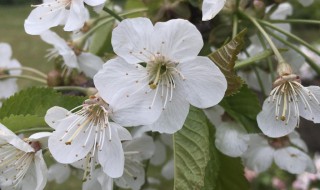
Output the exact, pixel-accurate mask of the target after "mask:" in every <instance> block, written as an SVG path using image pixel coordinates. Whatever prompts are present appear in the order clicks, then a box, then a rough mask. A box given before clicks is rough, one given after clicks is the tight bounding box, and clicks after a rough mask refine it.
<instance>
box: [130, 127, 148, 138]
mask: <svg viewBox="0 0 320 190" xmlns="http://www.w3.org/2000/svg"><path fill="white" fill-rule="evenodd" d="M151 130H152V129H151V128H150V126H138V127H135V128H134V129H132V131H131V134H132V136H133V138H138V137H141V136H143V135H145V133H146V132H149V131H151Z"/></svg>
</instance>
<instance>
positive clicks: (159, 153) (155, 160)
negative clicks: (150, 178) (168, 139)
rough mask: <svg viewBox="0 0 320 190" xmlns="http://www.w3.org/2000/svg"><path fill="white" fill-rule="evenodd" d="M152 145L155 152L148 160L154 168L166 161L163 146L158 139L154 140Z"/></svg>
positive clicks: (165, 152)
mask: <svg viewBox="0 0 320 190" xmlns="http://www.w3.org/2000/svg"><path fill="white" fill-rule="evenodd" d="M154 144H155V152H154V155H153V156H152V158H151V159H150V163H151V164H152V165H154V166H159V165H161V164H163V163H164V162H165V161H166V158H167V151H166V147H165V145H164V144H163V143H162V142H161V141H160V140H159V139H156V140H155V141H154Z"/></svg>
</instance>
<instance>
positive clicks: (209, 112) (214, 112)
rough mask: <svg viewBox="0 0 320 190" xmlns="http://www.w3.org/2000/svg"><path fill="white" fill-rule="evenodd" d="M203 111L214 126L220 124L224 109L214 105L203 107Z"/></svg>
mask: <svg viewBox="0 0 320 190" xmlns="http://www.w3.org/2000/svg"><path fill="white" fill-rule="evenodd" d="M203 111H204V113H205V114H206V116H207V118H208V119H209V121H210V122H211V123H212V124H213V125H214V126H218V125H220V124H221V122H222V115H223V113H224V109H223V108H222V107H221V106H219V105H216V106H213V107H211V108H207V109H204V110H203Z"/></svg>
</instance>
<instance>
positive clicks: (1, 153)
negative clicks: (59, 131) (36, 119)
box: [0, 124, 50, 190]
mask: <svg viewBox="0 0 320 190" xmlns="http://www.w3.org/2000/svg"><path fill="white" fill-rule="evenodd" d="M49 135H50V133H37V134H34V135H32V136H30V137H29V138H28V139H24V140H22V139H20V138H19V137H18V136H16V135H15V134H14V133H13V132H11V131H10V130H9V129H7V128H6V127H5V126H4V125H2V124H0V173H1V175H0V188H1V189H2V190H11V189H23V190H43V189H44V187H45V185H46V182H47V167H46V164H45V162H44V159H43V157H42V149H44V148H46V145H45V143H44V144H43V143H42V142H44V141H46V140H47V137H48V136H49Z"/></svg>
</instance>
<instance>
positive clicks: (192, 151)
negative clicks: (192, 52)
mask: <svg viewBox="0 0 320 190" xmlns="http://www.w3.org/2000/svg"><path fill="white" fill-rule="evenodd" d="M214 136H215V135H214V127H213V126H212V125H211V124H210V123H209V122H208V121H207V118H206V116H205V115H204V113H203V111H202V110H200V109H196V108H194V107H192V108H191V109H190V112H189V115H188V118H187V120H186V122H185V125H184V126H183V128H182V129H181V130H180V131H178V132H177V133H175V134H174V156H175V157H174V159H175V160H174V161H175V178H174V190H185V189H197V190H200V189H202V190H233V189H232V187H233V186H236V187H238V189H241V190H247V189H249V187H248V183H247V181H246V179H245V177H244V176H243V166H242V164H241V162H240V160H239V159H233V158H228V157H226V156H224V155H222V154H221V153H220V152H219V151H218V150H217V149H216V148H215V145H214ZM226 165H231V166H232V167H231V166H230V167H226ZM233 169H235V170H236V171H234V170H233Z"/></svg>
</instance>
